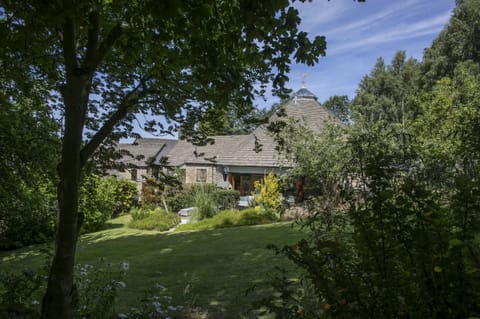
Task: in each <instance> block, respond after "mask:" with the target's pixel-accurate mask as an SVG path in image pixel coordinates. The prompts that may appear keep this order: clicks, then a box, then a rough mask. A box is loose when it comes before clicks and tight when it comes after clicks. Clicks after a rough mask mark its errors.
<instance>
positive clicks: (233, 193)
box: [216, 189, 240, 210]
mask: <svg viewBox="0 0 480 319" xmlns="http://www.w3.org/2000/svg"><path fill="white" fill-rule="evenodd" d="M216 198H217V206H218V208H219V209H222V210H226V209H233V208H235V207H237V205H238V201H239V200H240V192H239V191H237V190H234V189H232V190H227V189H217V190H216Z"/></svg>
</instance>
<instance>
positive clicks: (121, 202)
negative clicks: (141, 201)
mask: <svg viewBox="0 0 480 319" xmlns="http://www.w3.org/2000/svg"><path fill="white" fill-rule="evenodd" d="M102 184H105V185H108V184H112V187H113V202H114V205H113V209H112V216H111V218H114V217H118V216H120V215H124V214H128V212H130V210H131V209H132V208H134V207H136V206H138V189H137V185H136V184H135V183H134V182H132V181H129V180H126V179H117V178H115V177H108V178H104V179H102Z"/></svg>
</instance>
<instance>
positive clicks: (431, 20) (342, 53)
mask: <svg viewBox="0 0 480 319" xmlns="http://www.w3.org/2000/svg"><path fill="white" fill-rule="evenodd" d="M454 7H455V0H366V2H364V3H358V2H354V1H352V0H331V1H327V0H313V2H311V3H309V2H306V3H304V4H302V3H299V4H298V5H297V8H298V9H299V11H300V16H301V17H302V23H301V29H302V30H304V31H307V32H308V33H309V34H310V35H311V36H314V35H324V36H326V40H327V56H326V57H322V58H320V61H319V63H318V64H317V65H315V66H314V67H306V66H301V65H295V66H293V67H292V71H291V73H290V81H289V84H288V86H289V88H291V89H293V90H295V91H296V90H298V89H300V88H301V87H302V75H303V74H304V73H307V74H308V75H307V77H306V78H305V82H306V87H307V88H308V89H310V90H311V91H312V92H313V93H315V94H316V95H317V96H318V98H319V101H321V102H323V101H325V100H327V99H328V97H330V96H332V95H348V96H349V97H350V98H353V97H354V95H355V90H356V89H357V87H358V84H359V82H360V80H361V79H362V78H363V76H364V75H366V74H368V73H370V71H371V70H372V68H373V66H374V64H375V62H376V60H377V59H378V58H379V57H383V58H384V59H385V61H386V62H387V63H390V61H391V59H392V57H393V56H394V54H395V52H397V51H398V50H405V51H406V54H407V57H414V58H416V59H418V60H422V55H423V50H424V48H427V47H429V46H430V45H431V43H432V41H433V39H435V38H436V37H437V35H438V34H439V33H440V31H441V30H442V29H443V27H444V26H445V24H447V22H448V20H449V19H450V16H451V14H452V9H453V8H454ZM259 104H260V103H259ZM271 104H272V103H271V102H269V101H267V102H266V104H265V105H266V106H268V105H271Z"/></svg>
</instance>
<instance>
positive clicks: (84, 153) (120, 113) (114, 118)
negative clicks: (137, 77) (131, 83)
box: [80, 84, 141, 167]
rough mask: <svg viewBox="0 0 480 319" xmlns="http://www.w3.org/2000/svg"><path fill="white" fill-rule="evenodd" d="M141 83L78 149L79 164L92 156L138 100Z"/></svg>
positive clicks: (82, 163) (83, 163) (82, 164)
mask: <svg viewBox="0 0 480 319" xmlns="http://www.w3.org/2000/svg"><path fill="white" fill-rule="evenodd" d="M140 86H141V84H139V85H137V86H136V87H135V88H134V89H133V90H132V91H130V92H129V93H128V94H127V95H126V96H125V97H124V98H123V100H122V102H121V103H120V104H119V106H118V108H117V110H116V111H115V112H114V113H113V114H112V115H111V116H110V118H109V119H108V120H107V121H106V122H105V123H104V124H103V126H102V127H101V128H100V129H99V130H98V131H97V133H95V135H94V136H93V137H92V139H91V140H90V141H89V142H88V143H87V144H86V145H85V146H84V147H83V149H82V150H81V151H80V165H81V166H82V167H83V166H84V165H85V163H86V162H87V160H88V159H89V158H90V156H92V154H93V152H95V150H96V149H97V148H98V146H100V144H102V142H103V140H104V139H105V138H106V137H107V136H108V135H109V134H110V133H111V132H112V131H113V128H114V127H115V125H117V124H118V123H119V122H120V121H121V120H122V119H124V118H125V116H127V114H128V113H129V112H130V111H131V109H130V108H131V107H132V105H133V104H134V103H136V102H137V101H138V97H135V96H136V95H137V94H138V89H139V88H140Z"/></svg>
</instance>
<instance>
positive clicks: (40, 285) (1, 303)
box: [0, 269, 46, 318]
mask: <svg viewBox="0 0 480 319" xmlns="http://www.w3.org/2000/svg"><path fill="white" fill-rule="evenodd" d="M45 287H46V282H45V276H44V274H41V273H39V272H35V271H32V270H30V269H24V270H22V271H21V272H0V317H1V318H36V317H39V316H40V307H39V305H40V302H39V300H40V298H39V297H40V296H41V293H42V292H43V291H44V289H45Z"/></svg>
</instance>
